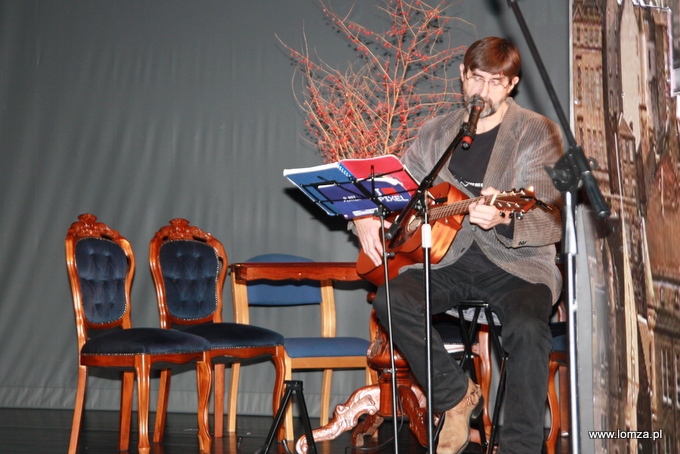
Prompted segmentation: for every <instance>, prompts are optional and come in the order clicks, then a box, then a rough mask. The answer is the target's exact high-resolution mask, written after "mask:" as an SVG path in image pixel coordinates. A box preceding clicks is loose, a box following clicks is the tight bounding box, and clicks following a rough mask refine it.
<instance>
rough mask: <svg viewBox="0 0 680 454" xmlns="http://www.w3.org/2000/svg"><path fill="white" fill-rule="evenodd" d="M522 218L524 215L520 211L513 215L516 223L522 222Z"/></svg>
mask: <svg viewBox="0 0 680 454" xmlns="http://www.w3.org/2000/svg"><path fill="white" fill-rule="evenodd" d="M523 217H524V213H523V212H522V211H518V212H517V214H516V215H515V218H517V220H518V221H520V220H522V218H523Z"/></svg>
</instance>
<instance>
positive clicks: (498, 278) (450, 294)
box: [373, 263, 552, 454]
mask: <svg viewBox="0 0 680 454" xmlns="http://www.w3.org/2000/svg"><path fill="white" fill-rule="evenodd" d="M390 295H391V299H392V303H391V304H392V305H391V312H392V329H393V336H394V343H395V345H396V346H397V348H399V350H400V351H401V353H402V354H403V355H404V356H405V357H406V360H407V361H408V362H409V365H410V367H411V370H412V372H413V374H414V375H415V377H416V379H417V380H418V382H419V383H420V384H421V386H423V388H424V387H425V385H426V384H427V364H426V362H427V356H426V344H425V322H426V320H425V304H424V282H423V270H422V269H412V270H407V271H405V272H403V273H401V274H399V275H398V276H396V277H395V278H393V279H392V280H391V281H390ZM430 295H431V308H430V311H431V314H438V313H441V312H445V311H447V310H449V309H451V308H454V307H456V304H457V303H458V302H461V301H464V300H470V299H479V300H484V301H486V302H488V303H489V305H490V307H491V308H492V309H493V310H494V312H495V313H496V314H497V315H498V318H499V319H500V321H501V324H502V327H501V335H502V337H503V340H502V342H503V348H504V349H505V351H506V352H507V353H508V360H507V362H506V371H507V382H506V383H507V384H506V393H505V402H504V406H505V418H504V423H503V427H502V429H501V430H500V436H499V438H498V440H499V451H498V452H499V453H503V454H511V453H516V454H533V453H536V454H540V452H541V449H542V445H543V435H544V434H543V423H544V417H545V408H546V407H545V403H546V395H547V391H548V362H549V355H550V350H551V348H552V336H551V334H550V328H549V325H548V323H549V317H550V313H551V310H552V294H551V292H550V289H549V288H548V286H546V285H544V284H532V283H529V282H527V281H524V280H522V279H520V278H518V277H516V276H513V275H511V274H509V273H507V272H505V271H503V270H501V269H500V268H495V267H494V268H493V269H491V270H489V271H486V272H484V273H471V272H470V269H469V267H466V266H461V265H457V264H456V263H454V264H452V265H449V266H447V267H444V268H440V269H437V270H432V272H431V275H430ZM373 306H374V308H375V310H376V313H377V315H378V317H379V318H380V320H381V321H382V323H383V324H384V325H385V326H387V307H386V298H385V288H384V286H382V287H380V288H379V289H378V292H377V295H376V298H375V300H374V302H373ZM467 382H468V377H467V375H466V374H465V372H464V371H463V370H462V368H461V367H460V365H459V364H458V362H457V361H456V360H454V359H453V358H452V357H451V356H450V355H449V354H448V353H447V352H446V349H445V348H444V344H443V342H442V340H441V338H440V337H439V334H438V333H437V331H436V330H434V329H433V330H432V401H433V402H432V406H433V409H434V410H435V411H437V412H444V411H446V410H449V409H451V408H453V407H454V406H456V405H457V404H458V403H459V402H461V401H462V400H463V398H464V397H465V394H466V392H467V386H468V385H467Z"/></svg>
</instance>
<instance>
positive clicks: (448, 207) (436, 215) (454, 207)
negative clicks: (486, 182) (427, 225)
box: [430, 196, 487, 221]
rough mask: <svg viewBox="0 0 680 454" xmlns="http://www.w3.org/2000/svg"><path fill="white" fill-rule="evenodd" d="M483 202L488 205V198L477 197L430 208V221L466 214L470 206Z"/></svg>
mask: <svg viewBox="0 0 680 454" xmlns="http://www.w3.org/2000/svg"><path fill="white" fill-rule="evenodd" d="M480 200H483V201H484V203H487V200H486V197H485V196H482V197H475V198H474V199H465V200H461V201H460V202H453V203H449V204H443V205H437V206H435V207H432V208H430V220H431V221H436V220H437V219H443V218H447V217H449V216H454V215H456V214H465V213H467V212H468V211H469V208H470V205H471V204H473V203H475V202H479V201H480Z"/></svg>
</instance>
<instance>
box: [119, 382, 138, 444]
mask: <svg viewBox="0 0 680 454" xmlns="http://www.w3.org/2000/svg"><path fill="white" fill-rule="evenodd" d="M134 392H135V373H134V372H123V380H122V385H121V395H120V422H119V424H118V427H119V430H118V450H119V451H127V450H128V448H129V447H130V423H131V421H132V397H133V394H134Z"/></svg>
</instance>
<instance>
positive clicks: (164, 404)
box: [153, 369, 172, 443]
mask: <svg viewBox="0 0 680 454" xmlns="http://www.w3.org/2000/svg"><path fill="white" fill-rule="evenodd" d="M171 377H172V371H171V370H170V369H163V370H161V380H160V386H159V388H158V404H157V406H156V424H155V426H154V430H153V442H154V443H160V442H162V441H163V435H164V434H165V419H166V417H167V414H168V399H169V397H170V380H171Z"/></svg>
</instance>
